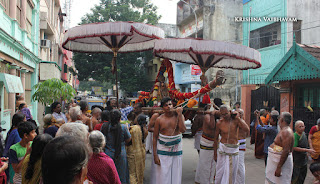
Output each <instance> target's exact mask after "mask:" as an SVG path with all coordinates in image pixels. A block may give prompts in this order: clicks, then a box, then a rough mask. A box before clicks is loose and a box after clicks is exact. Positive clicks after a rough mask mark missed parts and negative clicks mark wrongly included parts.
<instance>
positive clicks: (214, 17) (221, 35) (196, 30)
mask: <svg viewBox="0 0 320 184" xmlns="http://www.w3.org/2000/svg"><path fill="white" fill-rule="evenodd" d="M242 6H243V4H242V1H241V0H215V1H210V0H186V1H185V2H183V1H179V2H178V4H177V26H178V36H179V37H182V38H185V37H195V36H196V34H197V38H201V39H206V40H221V41H228V42H234V43H238V44H241V39H242V23H238V22H235V21H234V17H237V16H242ZM195 14H196V15H197V23H196V18H195ZM196 25H197V26H196ZM176 67H180V68H186V67H187V66H186V64H179V65H178V66H177V65H176ZM189 67H190V66H189ZM177 69H178V68H177ZM177 69H176V70H177ZM217 70H218V69H215V68H210V69H209V70H208V71H207V72H206V76H207V77H208V80H209V81H210V80H212V79H213V78H214V77H215V74H216V72H217ZM223 71H224V72H225V75H226V78H227V81H226V83H225V84H224V85H223V86H222V87H218V88H216V89H214V90H212V93H211V95H210V97H211V98H221V99H222V100H223V102H224V103H225V104H228V105H233V104H234V103H235V102H236V101H239V100H240V81H241V77H242V73H241V71H236V70H231V69H223ZM190 72H191V71H190ZM192 80H193V79H192V78H190V81H189V82H188V83H186V84H182V88H185V89H187V88H188V89H191V88H192V87H191V84H193V85H192V86H194V84H195V83H194V81H192ZM199 81H200V79H199ZM176 83H177V82H176ZM197 84H198V82H197ZM185 92H188V91H185Z"/></svg>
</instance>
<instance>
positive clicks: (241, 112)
mask: <svg viewBox="0 0 320 184" xmlns="http://www.w3.org/2000/svg"><path fill="white" fill-rule="evenodd" d="M237 111H238V112H239V114H240V118H241V119H243V114H244V111H243V109H240V108H239V109H237Z"/></svg>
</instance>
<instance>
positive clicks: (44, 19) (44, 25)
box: [40, 12, 54, 35]
mask: <svg viewBox="0 0 320 184" xmlns="http://www.w3.org/2000/svg"><path fill="white" fill-rule="evenodd" d="M40 29H43V30H44V32H45V33H46V34H48V35H53V34H54V31H53V28H52V26H51V23H50V21H49V19H48V13H47V12H40Z"/></svg>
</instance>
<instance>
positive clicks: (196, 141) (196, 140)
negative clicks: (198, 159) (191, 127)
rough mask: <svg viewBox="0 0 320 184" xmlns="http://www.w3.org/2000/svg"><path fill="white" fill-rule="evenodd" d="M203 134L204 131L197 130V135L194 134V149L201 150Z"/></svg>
mask: <svg viewBox="0 0 320 184" xmlns="http://www.w3.org/2000/svg"><path fill="white" fill-rule="evenodd" d="M201 136H202V131H201V130H200V131H197V133H196V135H194V149H196V150H198V151H199V150H200V139H201Z"/></svg>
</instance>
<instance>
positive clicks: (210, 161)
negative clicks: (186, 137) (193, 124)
mask: <svg viewBox="0 0 320 184" xmlns="http://www.w3.org/2000/svg"><path fill="white" fill-rule="evenodd" d="M204 110H205V111H208V110H210V106H209V105H207V106H206V107H205V109H204ZM215 113H216V111H212V112H211V113H210V114H206V115H204V118H203V125H202V131H203V132H202V136H201V140H200V157H199V162H198V167H197V171H196V177H195V182H196V183H199V184H212V183H213V177H214V173H215V172H214V171H215V161H214V150H213V144H214V130H215V124H216V123H215V116H214V115H215Z"/></svg>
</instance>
